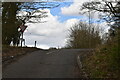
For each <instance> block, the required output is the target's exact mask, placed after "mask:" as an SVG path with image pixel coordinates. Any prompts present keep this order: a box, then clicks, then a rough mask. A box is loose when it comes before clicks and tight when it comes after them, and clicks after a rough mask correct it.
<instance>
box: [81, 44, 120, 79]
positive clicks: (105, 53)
mask: <svg viewBox="0 0 120 80" xmlns="http://www.w3.org/2000/svg"><path fill="white" fill-rule="evenodd" d="M118 50H120V48H119V47H118V44H115V43H110V44H106V45H101V46H99V47H97V48H96V51H95V52H93V53H91V55H90V56H87V57H86V58H85V59H84V60H83V61H82V63H83V67H84V68H85V70H86V72H87V74H88V75H89V77H90V78H120V76H119V75H120V64H119V60H120V55H119V51H118Z"/></svg>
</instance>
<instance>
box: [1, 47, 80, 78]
mask: <svg viewBox="0 0 120 80" xmlns="http://www.w3.org/2000/svg"><path fill="white" fill-rule="evenodd" d="M81 51H82V50H81V49H61V50H54V51H43V50H39V51H35V52H32V53H30V54H28V55H25V56H23V57H22V58H20V59H19V60H17V61H16V62H14V63H12V64H10V65H8V66H7V67H6V68H4V69H3V78H79V77H80V74H79V68H78V64H77V60H76V57H77V53H80V52H81Z"/></svg>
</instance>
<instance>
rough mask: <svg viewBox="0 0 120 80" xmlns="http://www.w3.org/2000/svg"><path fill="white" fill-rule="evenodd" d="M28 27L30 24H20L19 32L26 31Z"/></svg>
mask: <svg viewBox="0 0 120 80" xmlns="http://www.w3.org/2000/svg"><path fill="white" fill-rule="evenodd" d="M27 27H28V26H25V25H21V26H19V28H18V31H19V32H24V31H25V29H26V28H27Z"/></svg>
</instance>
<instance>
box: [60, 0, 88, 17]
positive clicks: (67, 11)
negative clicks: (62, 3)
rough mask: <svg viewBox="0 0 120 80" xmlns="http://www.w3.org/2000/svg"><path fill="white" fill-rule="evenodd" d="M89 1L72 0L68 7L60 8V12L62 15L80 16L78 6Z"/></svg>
mask: <svg viewBox="0 0 120 80" xmlns="http://www.w3.org/2000/svg"><path fill="white" fill-rule="evenodd" d="M86 1H89V0H73V4H71V5H70V6H68V7H62V8H61V12H62V14H64V15H80V14H79V13H80V6H81V5H82V4H83V3H84V2H86Z"/></svg>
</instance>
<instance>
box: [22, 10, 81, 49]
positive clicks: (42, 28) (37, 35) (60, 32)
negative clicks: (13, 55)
mask: <svg viewBox="0 0 120 80" xmlns="http://www.w3.org/2000/svg"><path fill="white" fill-rule="evenodd" d="M46 10H47V11H48V17H47V18H45V20H46V21H47V22H46V23H37V24H27V25H28V26H29V27H28V28H27V30H26V31H25V32H24V38H25V40H26V45H28V46H34V42H35V41H37V47H39V48H44V49H47V48H49V47H57V46H59V47H63V46H65V41H66V37H67V33H68V29H69V28H70V27H71V26H72V25H73V24H74V23H77V22H78V21H79V20H78V19H69V20H67V21H65V22H63V23H61V22H59V20H58V18H59V16H53V15H52V14H51V13H50V11H49V10H48V9H46Z"/></svg>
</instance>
